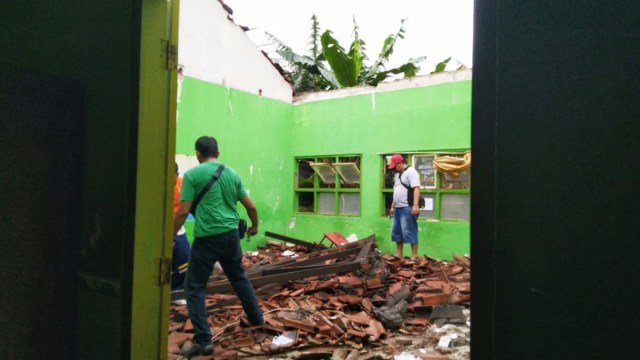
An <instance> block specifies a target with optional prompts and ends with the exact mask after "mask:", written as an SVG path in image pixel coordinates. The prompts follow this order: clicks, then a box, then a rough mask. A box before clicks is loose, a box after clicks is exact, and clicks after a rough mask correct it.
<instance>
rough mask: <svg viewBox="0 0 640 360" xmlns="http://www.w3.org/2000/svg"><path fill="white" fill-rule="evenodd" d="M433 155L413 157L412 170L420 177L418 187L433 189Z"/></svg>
mask: <svg viewBox="0 0 640 360" xmlns="http://www.w3.org/2000/svg"><path fill="white" fill-rule="evenodd" d="M433 159H435V155H413V168H414V169H416V170H417V171H418V174H419V175H420V187H422V188H426V189H435V187H436V171H435V169H434V168H433Z"/></svg>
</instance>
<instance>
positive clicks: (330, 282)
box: [167, 233, 471, 359]
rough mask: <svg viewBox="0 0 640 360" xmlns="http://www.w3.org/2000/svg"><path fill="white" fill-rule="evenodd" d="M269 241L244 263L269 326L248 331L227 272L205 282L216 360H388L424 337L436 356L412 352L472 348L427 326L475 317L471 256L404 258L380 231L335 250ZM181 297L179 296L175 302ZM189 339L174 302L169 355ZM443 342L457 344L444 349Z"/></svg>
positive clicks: (439, 353)
mask: <svg viewBox="0 0 640 360" xmlns="http://www.w3.org/2000/svg"><path fill="white" fill-rule="evenodd" d="M267 236H270V237H272V238H277V239H279V240H281V241H285V242H276V241H271V240H270V241H268V242H267V245H266V246H265V247H262V248H259V249H258V250H257V251H255V252H247V253H245V255H244V258H243V262H244V266H245V269H247V274H248V276H249V278H250V279H252V282H253V283H254V286H255V287H256V292H257V294H258V298H259V301H260V306H261V308H262V310H263V312H264V318H265V322H266V324H265V325H264V326H262V327H251V325H250V324H249V323H248V321H247V320H246V318H245V317H244V315H243V310H242V306H241V305H240V303H239V301H238V299H237V297H236V296H235V294H234V293H233V292H231V289H230V287H229V284H228V282H227V281H226V278H225V277H224V275H212V277H211V279H210V281H209V284H208V286H207V293H208V295H207V298H206V305H207V310H208V313H209V325H210V327H211V330H212V334H213V341H214V343H215V345H216V349H215V352H214V354H213V356H214V357H215V359H236V358H242V357H264V358H265V359H266V358H294V359H305V358H314V359H332V358H336V357H335V356H336V355H343V356H342V357H339V358H341V359H345V358H346V359H364V358H371V359H373V358H376V357H375V356H374V355H373V354H378V356H381V355H380V354H386V357H377V358H389V356H390V355H394V354H400V353H402V352H403V351H406V349H407V346H408V344H411V343H413V342H415V341H416V340H415V339H416V338H422V339H423V343H421V344H422V345H424V346H426V344H427V343H429V344H430V345H431V348H432V351H431V352H427V351H424V350H421V351H415V352H414V353H413V355H411V356H414V358H416V359H446V358H447V356H450V355H448V354H450V353H453V352H454V350H453V349H452V348H451V346H463V345H465V343H464V341H463V342H461V339H466V341H467V342H466V344H468V331H467V330H465V329H462V330H460V331H462V332H461V333H459V334H458V335H456V334H449V333H448V332H442V333H438V332H437V331H438V330H435V331H434V330H429V329H430V328H432V327H435V326H437V327H438V328H442V327H443V326H453V327H455V326H458V325H460V326H465V325H467V324H468V320H467V317H466V316H467V315H466V314H463V310H464V312H466V313H467V314H468V313H469V310H467V309H468V307H469V305H470V300H471V295H470V268H469V257H468V256H463V255H459V254H453V257H454V260H453V261H451V262H448V261H440V260H436V259H433V258H431V257H428V256H421V257H419V258H418V259H417V260H410V259H407V258H403V259H400V258H397V257H395V256H392V255H388V254H384V255H383V254H381V253H380V252H378V251H377V250H376V249H375V236H374V235H372V236H369V237H367V238H365V239H362V240H358V241H355V242H352V243H349V244H345V245H341V246H334V247H331V248H328V247H323V246H322V245H318V244H317V243H309V242H305V241H304V240H298V239H293V238H288V237H286V236H284V235H278V234H274V233H269V234H268V235H267ZM287 240H291V241H295V243H296V244H292V243H291V242H287ZM284 254H293V255H284ZM182 296H183V295H182V294H181V293H180V292H176V293H173V294H172V299H173V300H176V299H180V298H181V297H182ZM460 331H459V332H460ZM192 336H193V326H192V325H191V322H190V321H189V319H188V315H187V309H186V306H185V305H171V309H170V321H169V342H168V349H167V351H168V353H169V358H170V359H175V358H179V355H178V354H179V353H180V351H181V349H183V347H185V346H191V341H192ZM445 336H449V337H451V339H452V340H449V341H448V342H447V346H438V345H437V344H438V343H439V342H442V341H441V338H443V337H445ZM447 339H449V338H447ZM447 339H445V340H447ZM454 340H455V341H454ZM456 341H457V342H456ZM418 345H420V344H418ZM403 354H404V353H403ZM468 354H469V351H466V355H467V356H468ZM332 356H333V357H332ZM371 356H374V357H371ZM201 358H202V359H210V358H211V357H201ZM463 358H464V357H463ZM466 358H468V357H466Z"/></svg>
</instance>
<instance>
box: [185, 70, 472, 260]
mask: <svg viewBox="0 0 640 360" xmlns="http://www.w3.org/2000/svg"><path fill="white" fill-rule="evenodd" d="M470 111H471V81H469V80H467V81H459V82H454V83H443V84H438V85H432V86H424V87H413V88H406V89H401V90H394V91H387V92H378V93H374V94H363V95H352V96H349V97H345V98H338V99H328V100H319V101H308V102H304V103H301V104H299V105H291V104H287V103H283V102H279V101H274V100H269V99H266V98H260V97H258V96H255V95H252V94H248V93H244V92H240V91H236V90H233V89H227V88H224V87H221V86H219V85H214V84H210V83H206V82H203V81H199V80H195V79H192V78H189V77H186V78H185V80H184V81H183V83H182V94H181V98H180V104H179V119H178V139H177V151H176V153H178V154H193V143H194V141H195V139H196V138H197V137H198V136H200V135H202V134H208V135H212V136H214V137H216V138H217V139H218V141H219V142H220V151H221V160H222V161H223V162H227V163H228V164H229V165H231V166H232V167H234V168H235V169H236V170H238V171H239V172H240V174H241V176H243V179H244V181H245V183H246V185H247V187H248V188H249V189H250V190H251V195H252V198H253V199H254V201H255V202H256V203H257V205H258V208H259V211H260V217H261V224H260V232H261V233H263V232H264V231H272V232H276V233H282V234H286V235H289V236H292V237H296V238H300V239H304V240H310V241H319V240H320V239H321V238H322V233H323V232H326V231H340V232H342V233H343V234H345V236H347V235H349V234H352V233H355V234H356V235H357V236H358V237H365V236H367V235H370V234H372V233H375V234H376V235H377V237H378V246H379V248H380V249H381V250H382V251H384V252H393V251H395V244H394V243H392V242H391V240H390V232H391V220H390V219H388V218H387V217H384V216H382V215H381V214H382V213H383V209H382V206H383V203H382V191H381V187H380V184H381V176H382V157H381V156H380V154H382V153H392V152H403V151H444V150H463V149H469V148H470V140H471V139H470V132H471V114H470ZM342 154H357V155H361V157H362V158H361V159H362V164H361V169H360V170H361V173H362V182H361V199H362V203H361V216H355V217H345V216H330V215H309V214H300V213H295V212H294V190H293V178H294V171H295V168H294V166H295V161H294V158H295V157H298V156H320V155H342ZM252 166H253V172H251V170H250V169H251V167H252ZM419 229H420V234H419V237H420V239H421V240H420V245H419V252H420V254H425V253H426V254H429V255H430V256H433V257H436V258H443V259H448V258H451V252H452V251H455V252H459V253H468V252H469V223H468V222H462V221H427V220H423V219H421V220H420V221H419ZM257 240H258V241H264V240H265V238H264V237H263V236H261V237H258V239H257ZM255 244H256V243H255V242H253V243H251V244H249V245H247V247H246V248H247V249H250V248H252V247H253V246H255ZM407 251H408V247H407Z"/></svg>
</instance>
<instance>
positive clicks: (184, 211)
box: [173, 201, 193, 236]
mask: <svg viewBox="0 0 640 360" xmlns="http://www.w3.org/2000/svg"><path fill="white" fill-rule="evenodd" d="M192 202H193V201H180V205H179V206H178V210H176V213H175V214H173V236H176V234H177V233H178V231H180V228H181V227H182V225H184V222H185V220H187V216H189V210H191V203H192Z"/></svg>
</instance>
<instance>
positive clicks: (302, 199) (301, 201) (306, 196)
mask: <svg viewBox="0 0 640 360" xmlns="http://www.w3.org/2000/svg"><path fill="white" fill-rule="evenodd" d="M296 195H297V197H298V211H299V212H310V213H312V212H313V193H312V192H299V193H296Z"/></svg>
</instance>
